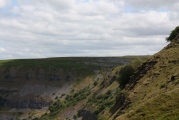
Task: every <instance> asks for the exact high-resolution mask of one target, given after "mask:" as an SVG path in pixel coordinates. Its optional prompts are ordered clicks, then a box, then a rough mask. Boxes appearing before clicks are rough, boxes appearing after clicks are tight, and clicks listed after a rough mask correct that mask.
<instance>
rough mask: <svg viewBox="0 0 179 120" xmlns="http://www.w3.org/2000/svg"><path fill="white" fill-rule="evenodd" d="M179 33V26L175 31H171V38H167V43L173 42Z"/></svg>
mask: <svg viewBox="0 0 179 120" xmlns="http://www.w3.org/2000/svg"><path fill="white" fill-rule="evenodd" d="M178 33H179V26H177V27H176V28H175V29H174V30H172V31H171V33H170V35H169V37H167V38H166V40H167V41H172V40H173V39H174V38H175V37H176V36H177V35H178Z"/></svg>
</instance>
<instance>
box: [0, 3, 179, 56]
mask: <svg viewBox="0 0 179 120" xmlns="http://www.w3.org/2000/svg"><path fill="white" fill-rule="evenodd" d="M16 1H17V2H18V3H17V4H16V5H12V6H11V7H10V8H8V10H7V12H6V13H5V14H4V13H3V14H1V12H0V48H3V49H4V50H5V51H2V50H0V59H8V58H30V57H32V58H34V57H58V56H111V55H115V56H119V55H140V54H154V53H155V52H157V51H159V50H160V49H162V47H164V46H165V45H166V42H165V37H166V36H167V35H168V34H169V33H170V31H171V30H172V29H173V28H174V27H176V26H177V24H178V16H179V14H178V12H177V10H176V9H174V8H170V7H168V9H170V10H169V11H160V10H155V9H153V8H159V7H163V6H165V5H167V4H168V2H167V1H166V2H164V1H163V3H162V4H161V6H160V5H158V4H157V5H158V7H157V6H155V5H153V4H156V3H155V2H154V1H150V2H149V1H148V2H149V3H145V2H144V1H142V0H139V1H137V2H136V3H133V2H132V0H129V1H122V0H89V1H84V0H65V1H64V0H51V1H47V0H26V1H23V0H16ZM175 2H177V1H175ZM140 4H143V6H144V7H142V5H141V6H140ZM169 5H173V3H169ZM129 6H130V7H136V8H137V7H138V6H140V10H139V11H130V12H126V9H127V8H128V7H129ZM145 7H147V8H148V9H147V10H146V9H145ZM141 49H142V50H141Z"/></svg>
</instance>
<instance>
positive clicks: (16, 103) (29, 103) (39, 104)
mask: <svg viewBox="0 0 179 120" xmlns="http://www.w3.org/2000/svg"><path fill="white" fill-rule="evenodd" d="M3 103H4V104H3V105H4V106H6V107H12V108H17V109H23V108H30V109H42V108H44V107H48V106H49V105H50V104H51V103H52V102H48V101H34V100H4V102H3Z"/></svg>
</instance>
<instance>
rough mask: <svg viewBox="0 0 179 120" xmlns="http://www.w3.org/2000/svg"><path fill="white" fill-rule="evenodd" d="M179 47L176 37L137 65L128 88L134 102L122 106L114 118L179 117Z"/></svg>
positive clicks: (170, 119) (165, 119) (160, 119)
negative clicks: (124, 106)
mask: <svg viewBox="0 0 179 120" xmlns="http://www.w3.org/2000/svg"><path fill="white" fill-rule="evenodd" d="M178 51H179V39H178V38H176V39H174V40H173V41H172V42H171V43H170V44H169V45H168V46H166V47H165V48H164V49H163V50H161V51H160V52H158V53H157V54H155V55H154V56H152V57H151V58H150V59H148V60H147V61H146V62H144V63H143V64H142V65H141V66H140V67H139V68H138V69H137V71H136V72H135V73H134V75H133V77H132V78H131V80H130V82H129V83H128V85H127V86H126V88H125V91H126V92H127V99H128V100H130V104H129V106H128V107H126V108H125V109H121V108H119V109H118V111H117V112H116V116H113V118H116V119H117V120H124V119H125V120H150V119H154V120H178V119H179V111H178V110H179V104H178V102H177V101H179V94H178V93H179V89H178V88H179V56H178V54H179V52H178ZM138 76H140V77H138ZM124 103H125V102H124ZM113 118H111V119H113Z"/></svg>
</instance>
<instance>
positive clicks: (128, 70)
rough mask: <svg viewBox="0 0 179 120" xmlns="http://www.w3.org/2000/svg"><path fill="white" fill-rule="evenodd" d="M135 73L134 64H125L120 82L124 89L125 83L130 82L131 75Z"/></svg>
mask: <svg viewBox="0 0 179 120" xmlns="http://www.w3.org/2000/svg"><path fill="white" fill-rule="evenodd" d="M133 73H134V68H133V67H132V66H125V67H124V68H122V69H121V71H120V77H119V84H120V88H121V89H123V88H124V87H125V85H126V84H127V83H128V82H129V79H130V76H131V75H132V74H133Z"/></svg>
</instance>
